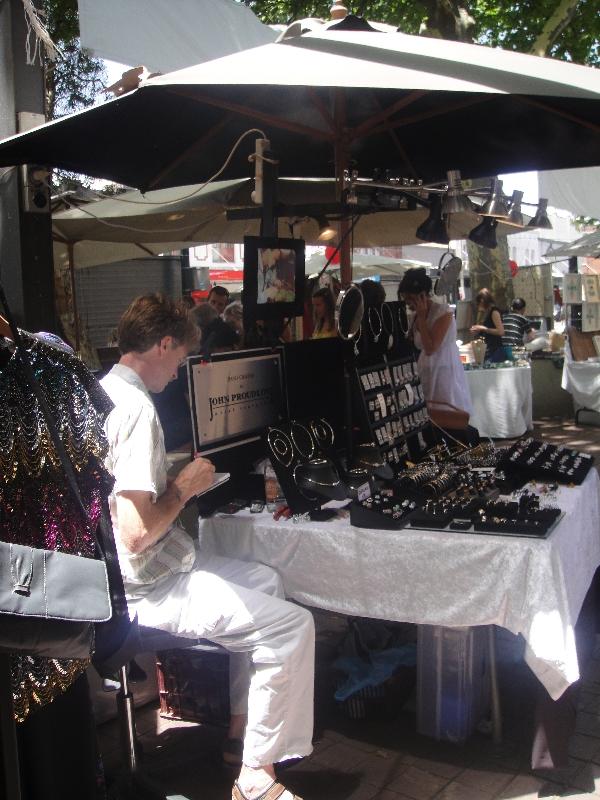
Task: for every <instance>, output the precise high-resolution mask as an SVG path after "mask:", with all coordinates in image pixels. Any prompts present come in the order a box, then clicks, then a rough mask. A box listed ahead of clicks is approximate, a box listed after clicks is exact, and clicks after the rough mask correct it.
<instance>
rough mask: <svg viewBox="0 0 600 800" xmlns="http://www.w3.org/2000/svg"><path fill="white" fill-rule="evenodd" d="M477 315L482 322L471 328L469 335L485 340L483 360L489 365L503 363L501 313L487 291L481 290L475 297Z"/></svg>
mask: <svg viewBox="0 0 600 800" xmlns="http://www.w3.org/2000/svg"><path fill="white" fill-rule="evenodd" d="M475 302H476V303H477V313H478V315H480V316H481V317H483V320H482V322H481V323H479V324H477V325H472V326H471V333H475V334H478V335H479V336H483V338H484V339H485V360H486V361H488V362H490V363H497V362H499V361H504V360H505V358H506V352H505V350H504V346H503V344H502V337H503V336H504V325H503V324H502V313H501V311H500V309H499V308H498V307H497V306H496V304H495V301H494V297H493V295H492V293H491V292H490V290H489V289H482V290H481V291H480V292H478V293H477V295H476V297H475Z"/></svg>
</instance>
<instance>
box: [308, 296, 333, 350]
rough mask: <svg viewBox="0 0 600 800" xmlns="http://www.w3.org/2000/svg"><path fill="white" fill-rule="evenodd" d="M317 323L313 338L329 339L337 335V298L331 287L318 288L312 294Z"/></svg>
mask: <svg viewBox="0 0 600 800" xmlns="http://www.w3.org/2000/svg"><path fill="white" fill-rule="evenodd" d="M312 307H313V315H314V319H315V325H314V329H313V333H312V337H311V338H312V339H329V338H331V337H332V336H336V333H337V332H336V329H335V299H334V297H333V292H332V291H331V289H328V288H323V289H317V291H316V292H315V293H314V294H313V296H312Z"/></svg>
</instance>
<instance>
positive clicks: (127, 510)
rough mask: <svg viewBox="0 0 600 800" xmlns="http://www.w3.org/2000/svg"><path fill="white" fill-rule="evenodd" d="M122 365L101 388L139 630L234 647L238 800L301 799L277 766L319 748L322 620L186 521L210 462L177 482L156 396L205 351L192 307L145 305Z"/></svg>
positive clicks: (152, 301) (132, 311)
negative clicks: (200, 539) (198, 538)
mask: <svg viewBox="0 0 600 800" xmlns="http://www.w3.org/2000/svg"><path fill="white" fill-rule="evenodd" d="M118 336H119V349H120V351H121V354H122V355H121V359H120V361H119V363H118V364H116V365H115V366H114V367H113V368H112V370H111V371H110V372H109V373H108V375H106V376H105V377H104V378H103V379H102V381H101V384H102V387H103V388H104V390H105V391H106V392H107V394H108V396H109V397H110V399H111V400H112V402H113V404H114V408H113V410H112V411H111V412H110V413H109V414H108V417H107V419H106V423H105V431H106V436H107V440H108V446H109V449H108V455H107V458H106V467H107V469H108V470H109V472H110V473H111V474H112V475H113V476H114V478H115V483H114V487H113V492H112V494H111V496H110V500H109V504H110V513H111V518H112V523H113V529H114V534H115V541H116V543H117V552H118V555H119V565H120V568H121V572H122V574H123V583H124V587H125V594H126V597H127V603H128V606H129V611H130V613H131V614H132V615H133V614H137V618H138V620H139V623H140V625H145V626H147V627H151V628H157V629H159V630H164V631H168V632H170V633H173V634H176V635H178V636H187V637H189V638H190V639H197V638H205V639H208V640H209V641H211V642H215V643H217V644H220V645H222V646H223V647H224V648H226V649H227V650H229V652H230V654H231V656H230V696H231V701H230V703H231V721H230V726H229V738H228V740H227V742H226V744H225V747H224V750H223V756H224V758H225V757H226V756H229V758H226V760H227V762H228V763H234V759H236V756H237V763H238V765H240V767H241V770H240V773H239V776H238V779H237V780H236V782H235V783H234V786H233V789H232V799H233V800H254V798H259V797H261V798H266V797H269V798H273V800H293V798H294V797H295V796H294V795H293V794H292V792H290V791H288V790H287V789H285V788H284V787H283V786H281V784H278V783H277V781H276V778H275V769H274V764H275V763H280V762H282V761H286V760H289V759H294V758H299V757H303V756H307V755H309V753H310V752H311V751H312V741H311V740H312V733H313V685H314V622H313V618H312V615H311V614H310V612H309V611H307V610H306V609H304V608H301V607H300V606H297V605H294V604H292V603H289V602H287V601H286V600H284V599H283V598H284V594H283V587H282V583H281V578H280V577H279V575H278V573H277V572H276V571H275V570H273V569H271V568H270V567H267V566H265V565H263V564H259V563H255V562H243V561H237V560H235V559H230V558H223V557H220V556H215V555H212V554H210V553H207V552H203V551H202V549H201V548H200V547H196V545H195V544H194V541H193V540H192V539H191V538H190V537H189V536H188V535H187V534H186V532H185V531H184V530H183V528H181V527H180V525H179V524H178V517H179V514H180V513H181V512H182V511H183V509H184V507H185V506H186V504H187V503H188V502H189V501H190V500H193V498H194V497H195V496H196V495H197V494H199V493H201V492H203V491H205V490H206V489H208V488H209V487H210V486H211V484H212V482H213V479H214V466H213V465H212V463H211V462H210V461H208V460H207V459H205V458H200V457H196V458H194V459H193V460H192V461H190V462H188V463H187V464H186V465H185V466H184V467H183V469H182V470H181V471H180V472H179V473H178V474H177V476H176V477H175V478H173V479H172V480H169V479H168V477H167V459H166V455H165V448H164V440H163V433H162V428H161V425H160V422H159V420H158V417H157V415H156V412H155V409H154V406H153V405H152V402H151V401H150V398H149V397H148V391H154V392H160V391H162V390H163V389H164V388H165V386H166V385H167V384H168V383H169V382H170V381H172V380H174V379H175V376H176V374H177V368H178V366H179V365H180V364H181V363H182V361H183V360H184V359H185V358H186V356H187V355H188V354H189V353H190V352H193V351H194V349H195V348H196V346H197V336H198V333H197V327H196V325H195V324H194V323H193V321H192V320H191V318H190V315H189V313H188V311H187V309H186V308H185V306H184V305H183V304H182V303H175V302H174V301H173V300H171V299H169V298H167V297H165V296H164V295H160V294H154V295H145V296H143V297H138V298H136V299H135V300H134V301H133V302H132V304H131V305H130V306H129V308H128V309H127V310H126V311H125V313H124V315H123V317H122V318H121V321H120V323H119V334H118Z"/></svg>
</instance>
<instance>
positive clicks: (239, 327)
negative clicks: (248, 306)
mask: <svg viewBox="0 0 600 800" xmlns="http://www.w3.org/2000/svg"><path fill="white" fill-rule="evenodd" d="M223 320H224V322H226V323H227V325H229V326H230V327H231V328H232V329H233V330H234V331H235V332H236V333H237V336H238V343H237V347H242V346H243V344H244V309H243V307H242V304H241V303H240V302H239V300H234V301H233V303H229V305H228V306H227V307H226V308H225V311H224V312H223Z"/></svg>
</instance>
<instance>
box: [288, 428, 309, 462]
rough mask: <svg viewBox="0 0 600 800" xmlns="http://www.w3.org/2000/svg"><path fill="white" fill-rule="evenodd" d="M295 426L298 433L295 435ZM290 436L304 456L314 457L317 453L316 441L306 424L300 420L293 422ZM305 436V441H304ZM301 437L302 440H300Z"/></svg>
mask: <svg viewBox="0 0 600 800" xmlns="http://www.w3.org/2000/svg"><path fill="white" fill-rule="evenodd" d="M294 428H295V429H296V430H297V433H296V434H295V435H294ZM290 437H291V440H292V442H293V445H294V447H295V448H296V450H297V452H298V453H299V454H300V455H301V456H302V458H309V459H310V458H312V457H313V456H314V454H315V442H314V439H313V437H312V436H311V433H310V431H309V430H308V428H307V427H306V426H305V425H302V424H301V423H300V422H292V423H291V424H290ZM302 438H304V441H302ZM298 439H300V442H299V441H298Z"/></svg>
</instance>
